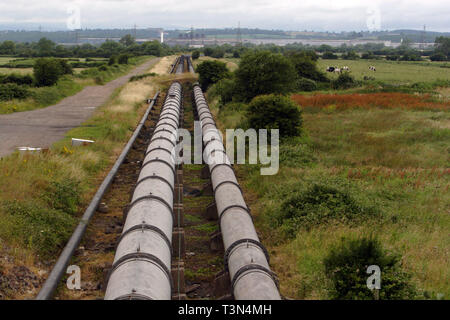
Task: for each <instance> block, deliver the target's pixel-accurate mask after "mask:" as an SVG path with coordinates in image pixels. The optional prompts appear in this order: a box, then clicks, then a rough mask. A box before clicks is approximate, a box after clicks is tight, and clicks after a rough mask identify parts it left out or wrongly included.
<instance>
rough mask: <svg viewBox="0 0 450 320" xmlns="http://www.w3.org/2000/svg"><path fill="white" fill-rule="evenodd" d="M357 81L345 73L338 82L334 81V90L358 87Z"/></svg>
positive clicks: (338, 78)
mask: <svg viewBox="0 0 450 320" xmlns="http://www.w3.org/2000/svg"><path fill="white" fill-rule="evenodd" d="M356 84H357V83H356V81H355V79H354V78H353V77H352V76H351V75H350V74H349V73H348V72H344V73H341V74H340V75H339V77H337V79H336V80H334V81H333V88H334V89H348V88H352V87H354V86H355V85H356Z"/></svg>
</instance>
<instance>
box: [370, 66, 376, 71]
mask: <svg viewBox="0 0 450 320" xmlns="http://www.w3.org/2000/svg"><path fill="white" fill-rule="evenodd" d="M369 70H370V71H374V72H375V71H377V69H376V68H375V67H374V66H370V67H369Z"/></svg>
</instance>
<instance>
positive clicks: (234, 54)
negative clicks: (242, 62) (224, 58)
mask: <svg viewBox="0 0 450 320" xmlns="http://www.w3.org/2000/svg"><path fill="white" fill-rule="evenodd" d="M240 57H241V54H240V53H239V51H237V50H235V51H233V58H240Z"/></svg>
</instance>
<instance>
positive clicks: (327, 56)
mask: <svg viewBox="0 0 450 320" xmlns="http://www.w3.org/2000/svg"><path fill="white" fill-rule="evenodd" d="M337 58H338V56H337V55H336V54H334V53H333V52H331V51H326V52H324V54H323V55H322V59H337Z"/></svg>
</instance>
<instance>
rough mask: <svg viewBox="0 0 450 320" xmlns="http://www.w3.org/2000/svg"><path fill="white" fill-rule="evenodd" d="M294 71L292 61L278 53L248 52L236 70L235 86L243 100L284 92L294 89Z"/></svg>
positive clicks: (295, 76) (295, 77)
mask: <svg viewBox="0 0 450 320" xmlns="http://www.w3.org/2000/svg"><path fill="white" fill-rule="evenodd" d="M296 79H297V75H296V71H295V68H294V65H293V64H292V62H291V61H290V60H289V59H288V58H286V57H284V56H282V55H281V54H278V53H271V52H269V51H255V52H249V53H247V54H245V55H244V56H242V59H241V62H240V63H239V68H238V70H236V82H237V83H236V84H237V86H236V87H237V88H240V90H241V96H242V99H243V100H244V101H250V100H251V99H253V98H254V97H256V96H258V95H261V94H270V93H277V94H286V93H289V92H292V91H293V90H295V80H296Z"/></svg>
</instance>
